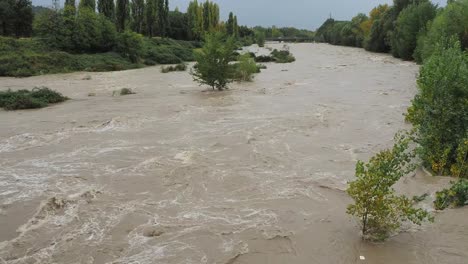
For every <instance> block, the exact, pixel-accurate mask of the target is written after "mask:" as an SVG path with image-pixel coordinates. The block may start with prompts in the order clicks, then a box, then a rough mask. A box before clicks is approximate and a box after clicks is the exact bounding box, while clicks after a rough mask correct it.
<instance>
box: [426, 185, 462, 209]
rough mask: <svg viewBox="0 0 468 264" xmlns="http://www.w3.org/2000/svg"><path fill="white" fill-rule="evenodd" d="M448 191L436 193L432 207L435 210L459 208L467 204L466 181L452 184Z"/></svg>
mask: <svg viewBox="0 0 468 264" xmlns="http://www.w3.org/2000/svg"><path fill="white" fill-rule="evenodd" d="M452 184H453V185H452V187H450V189H444V190H442V191H440V192H437V193H436V200H435V201H434V206H435V208H436V209H437V210H444V209H445V208H448V207H450V206H455V207H460V206H465V205H467V204H468V180H465V179H460V180H458V181H457V182H456V183H454V182H452Z"/></svg>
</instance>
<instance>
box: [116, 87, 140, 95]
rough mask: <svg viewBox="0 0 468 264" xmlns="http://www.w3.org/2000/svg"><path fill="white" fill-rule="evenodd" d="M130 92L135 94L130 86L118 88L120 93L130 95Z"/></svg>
mask: <svg viewBox="0 0 468 264" xmlns="http://www.w3.org/2000/svg"><path fill="white" fill-rule="evenodd" d="M130 94H136V93H135V92H134V91H133V90H132V89H130V88H122V89H120V95H130Z"/></svg>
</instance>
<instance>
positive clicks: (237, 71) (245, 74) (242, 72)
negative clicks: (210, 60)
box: [232, 53, 260, 82]
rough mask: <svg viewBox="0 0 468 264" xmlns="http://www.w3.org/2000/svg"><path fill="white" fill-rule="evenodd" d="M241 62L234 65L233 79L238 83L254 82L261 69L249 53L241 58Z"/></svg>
mask: <svg viewBox="0 0 468 264" xmlns="http://www.w3.org/2000/svg"><path fill="white" fill-rule="evenodd" d="M238 60H239V62H238V63H235V64H233V65H232V66H233V67H234V70H233V79H234V80H236V81H239V82H241V81H246V82H250V81H252V80H253V75H254V74H255V73H259V72H260V69H259V67H258V66H257V64H256V63H255V60H254V59H253V58H252V57H251V56H250V54H249V53H246V54H244V55H241V56H239V59H238Z"/></svg>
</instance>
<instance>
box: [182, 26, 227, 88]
mask: <svg viewBox="0 0 468 264" xmlns="http://www.w3.org/2000/svg"><path fill="white" fill-rule="evenodd" d="M234 49H235V44H234V41H233V39H232V37H228V38H226V36H225V35H224V34H222V33H219V32H214V33H208V34H207V35H206V36H205V44H204V45H203V48H202V50H201V51H200V52H197V53H196V54H195V59H196V61H197V64H196V66H195V67H194V70H193V71H192V72H191V74H192V76H193V78H194V80H195V81H197V82H198V83H200V84H206V85H209V86H211V87H212V88H213V90H214V89H215V88H217V89H218V90H223V89H224V88H226V86H227V84H228V83H230V82H232V67H231V65H229V62H230V61H231V57H232V53H233V52H234Z"/></svg>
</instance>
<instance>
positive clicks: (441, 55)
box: [406, 39, 468, 177]
mask: <svg viewBox="0 0 468 264" xmlns="http://www.w3.org/2000/svg"><path fill="white" fill-rule="evenodd" d="M467 83H468V56H467V55H466V53H464V52H462V51H461V50H460V43H459V42H456V41H455V40H453V39H452V40H451V41H450V42H449V43H439V44H438V45H437V49H436V51H435V53H434V54H433V56H432V57H430V58H429V59H428V60H427V61H426V63H425V64H424V65H423V66H422V67H421V69H420V74H419V79H418V89H419V93H418V94H417V95H416V96H415V98H414V99H413V101H412V106H411V107H410V108H409V109H408V114H407V116H406V119H407V121H409V122H411V123H412V124H413V125H414V126H415V129H416V132H417V133H416V141H417V143H419V145H420V147H419V149H418V153H419V155H420V157H421V159H422V160H423V162H424V165H425V166H427V167H429V168H432V170H433V171H434V172H435V173H438V174H440V175H448V174H450V173H452V175H454V176H460V177H467V176H468V173H467V164H466V156H467V152H468V146H467V144H468V143H467V141H468V134H467V131H468V128H467V125H468V115H467V113H468V104H467V100H468V99H467V98H468V86H467Z"/></svg>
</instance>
